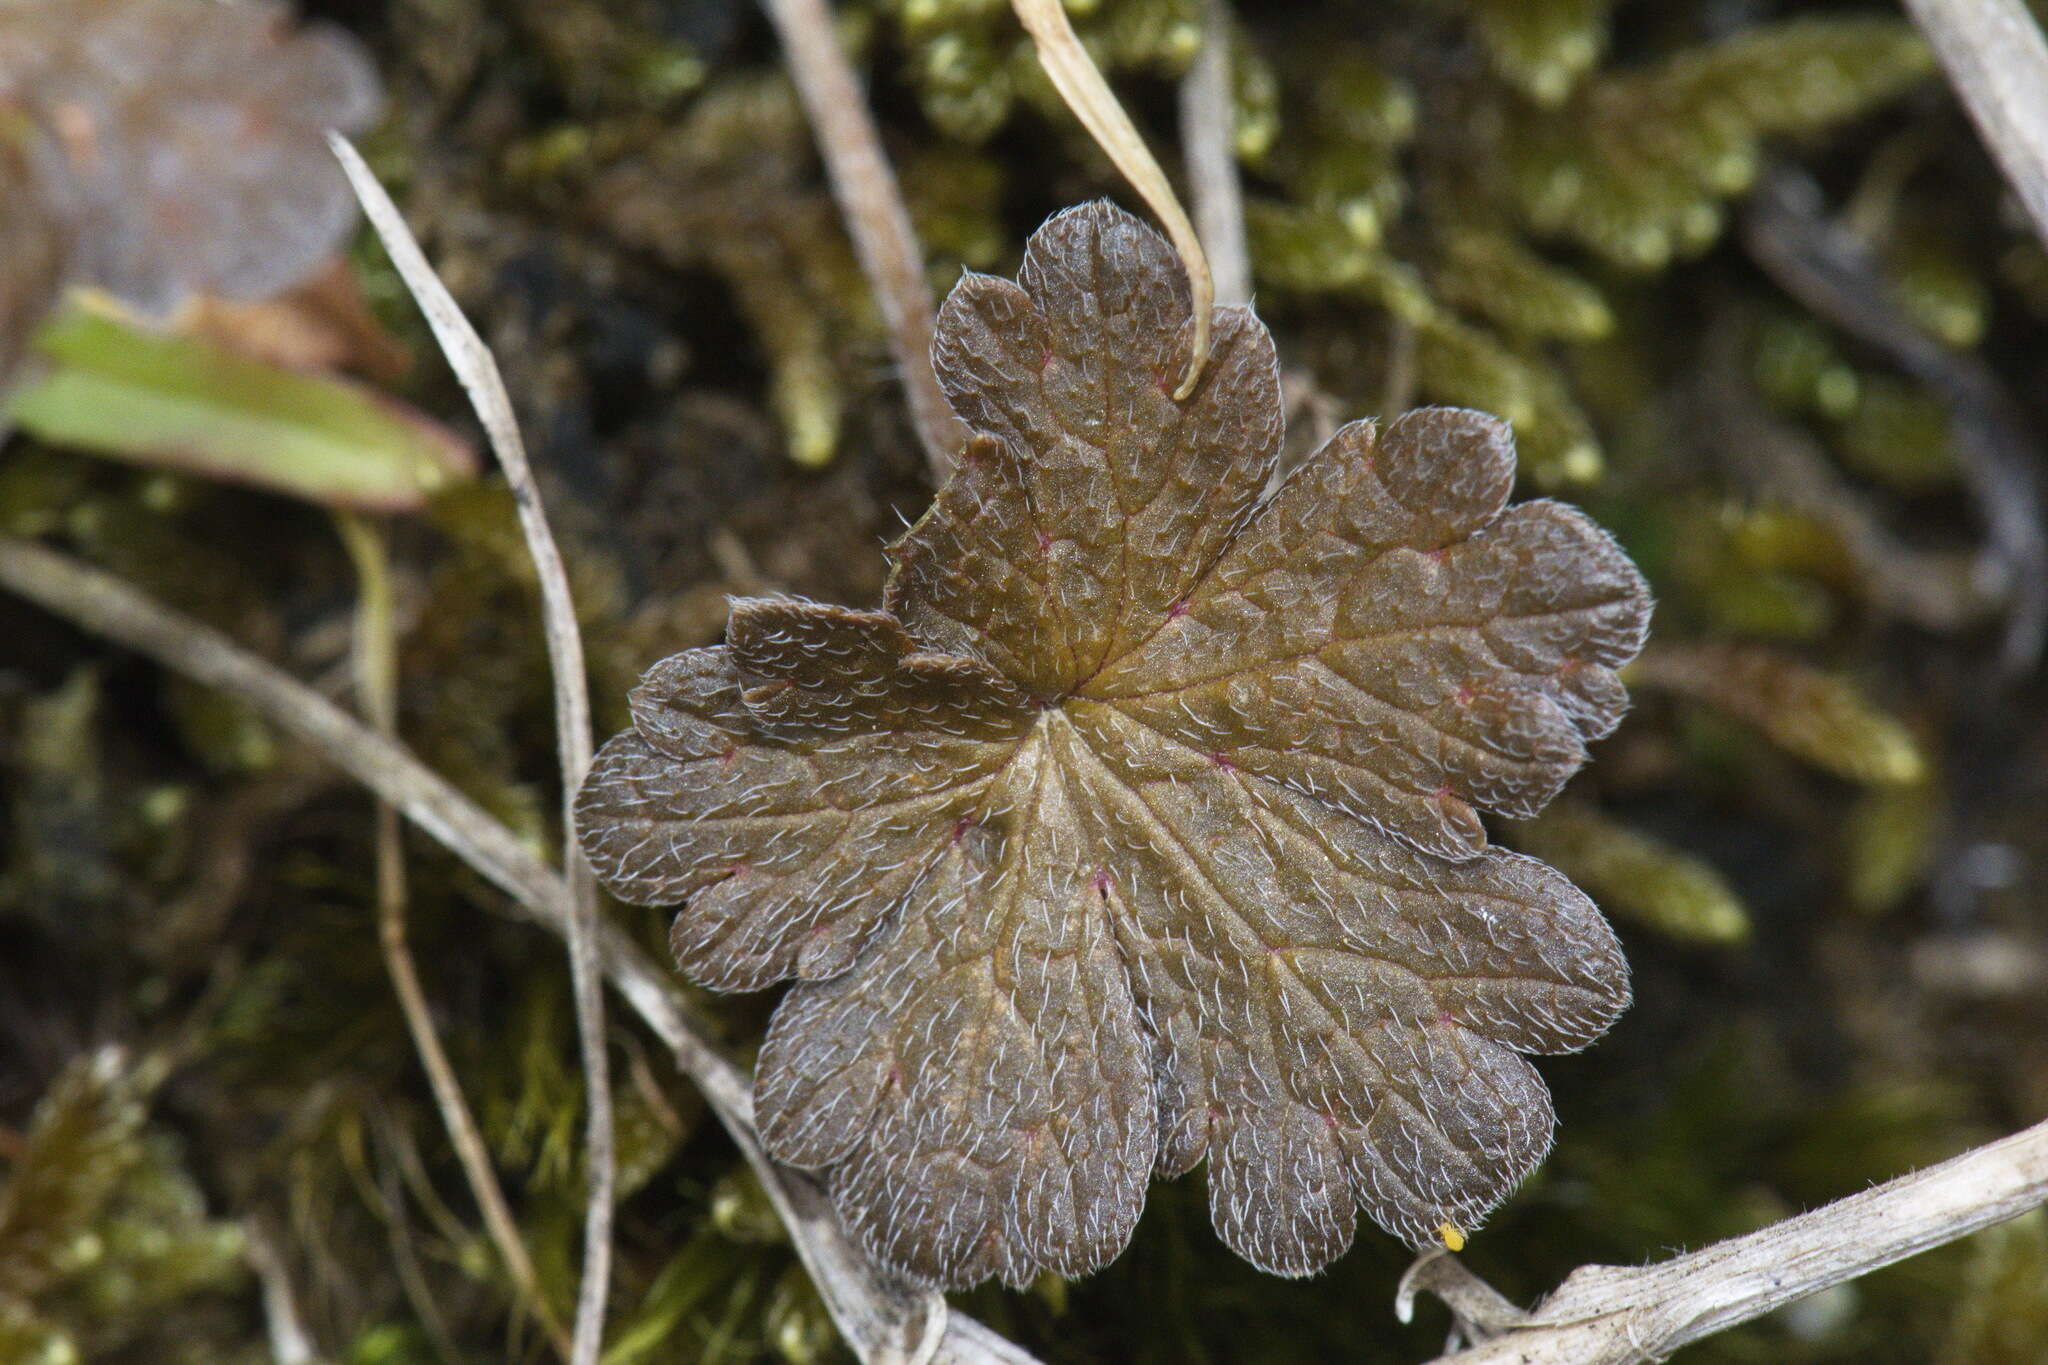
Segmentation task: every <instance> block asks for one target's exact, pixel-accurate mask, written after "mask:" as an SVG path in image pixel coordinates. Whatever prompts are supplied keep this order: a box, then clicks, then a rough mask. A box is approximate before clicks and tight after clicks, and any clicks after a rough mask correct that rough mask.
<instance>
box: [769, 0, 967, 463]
mask: <svg viewBox="0 0 2048 1365" xmlns="http://www.w3.org/2000/svg"><path fill="white" fill-rule="evenodd" d="M762 8H763V9H765V10H767V11H768V18H769V21H770V22H771V23H773V24H774V25H775V32H776V35H777V36H778V37H779V38H780V39H781V41H782V50H783V54H784V56H785V57H787V58H788V62H789V74H790V79H791V80H793V81H794V82H795V83H796V92H797V97H798V98H799V99H801V100H802V101H803V106H804V113H805V115H806V117H808V118H809V119H810V121H811V131H812V133H813V134H814V135H815V136H816V137H817V139H818V150H819V152H820V153H821V154H822V155H823V157H824V159H825V174H826V175H827V176H828V177H829V178H830V179H831V182H832V194H833V197H834V198H836V199H837V200H838V201H839V211H840V214H841V215H842V216H843V217H844V218H845V219H846V230H847V232H848V234H849V235H850V236H852V238H853V249H854V253H855V254H856V255H857V256H858V257H859V258H860V266H861V270H862V272H863V273H864V274H866V276H867V279H868V287H869V288H871V289H873V290H874V292H875V304H876V306H877V307H878V308H880V309H881V311H882V322H883V325H884V326H885V327H886V328H887V329H888V333H889V351H890V356H891V358H892V359H893V360H894V361H895V362H896V368H897V370H898V371H900V372H901V374H902V376H903V387H904V390H905V394H906V396H907V398H908V399H909V402H910V420H911V424H912V426H914V427H915V428H916V429H917V437H918V440H919V441H920V442H921V443H922V444H923V446H924V454H925V459H926V461H927V462H928V463H929V464H930V466H931V471H932V481H933V482H934V483H935V484H937V483H944V482H945V481H946V476H947V475H948V474H950V473H952V472H953V460H954V458H955V457H956V456H957V455H958V453H959V451H960V448H961V447H962V446H963V445H965V444H966V442H967V428H966V427H964V426H963V425H961V422H960V419H959V418H958V417H956V416H954V415H953V409H952V408H951V407H950V406H948V405H947V403H946V400H945V397H944V395H942V394H941V393H940V392H939V381H938V377H937V376H936V375H934V374H933V373H932V355H931V353H932V313H933V303H932V290H931V283H930V281H928V280H927V279H926V278H925V272H924V251H923V249H922V248H921V247H920V246H919V245H918V242H917V233H916V231H915V229H913V228H912V227H911V224H910V211H909V210H908V209H906V208H905V207H904V206H903V194H902V191H901V190H899V189H898V188H897V185H896V172H895V171H894V169H892V168H891V166H890V165H889V158H888V156H887V155H886V154H885V153H884V152H883V151H882V138H881V134H880V133H878V132H877V131H876V130H875V122H874V119H873V118H871V117H870V116H869V114H868V107H867V97H866V96H865V95H864V94H863V93H862V92H861V88H860V83H859V82H858V81H857V80H855V79H854V74H853V68H852V67H851V66H849V65H848V64H847V61H846V53H845V52H844V51H843V50H842V49H841V48H840V46H839V36H838V34H836V33H835V32H834V31H833V28H832V16H831V13H830V12H829V11H828V10H827V9H826V8H825V4H824V0H763V4H762Z"/></svg>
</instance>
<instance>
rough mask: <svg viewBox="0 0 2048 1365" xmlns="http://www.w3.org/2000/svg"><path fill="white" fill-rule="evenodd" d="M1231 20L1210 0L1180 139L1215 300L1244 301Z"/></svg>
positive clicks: (1245, 265) (1248, 267)
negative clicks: (1214, 287)
mask: <svg viewBox="0 0 2048 1365" xmlns="http://www.w3.org/2000/svg"><path fill="white" fill-rule="evenodd" d="M1231 22H1232V21H1231V15H1230V6H1229V5H1228V4H1227V3H1226V0H1206V3H1205V4H1204V5H1203V6H1202V49H1201V51H1199V52H1197V53H1196V54H1195V60H1194V64H1193V65H1192V66H1190V67H1188V74H1187V75H1186V77H1185V78H1183V79H1182V81H1181V83H1180V140H1181V145H1182V147H1183V149H1184V155H1185V156H1186V158H1187V171H1188V193H1189V196H1190V197H1191V198H1192V199H1193V200H1194V201H1195V224H1196V226H1197V227H1198V228H1199V229H1200V235H1201V239H1202V245H1203V246H1204V247H1206V248H1207V249H1208V252H1209V270H1210V273H1211V274H1212V275H1213V276H1214V277H1215V280H1216V301H1217V302H1218V303H1223V304H1242V303H1250V302H1251V300H1252V262H1251V249H1250V248H1249V247H1248V246H1247V245H1246V244H1245V228H1244V186H1243V184H1242V183H1241V182H1240V181H1239V180H1238V176H1237V149H1236V138H1235V135H1234V131H1233V130H1234V126H1235V124H1236V122H1237V108H1236V104H1235V103H1234V101H1233V99H1232V96H1231V91H1230V30H1231ZM1386 411H1388V412H1400V411H1403V409H1402V408H1388V409H1386Z"/></svg>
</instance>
